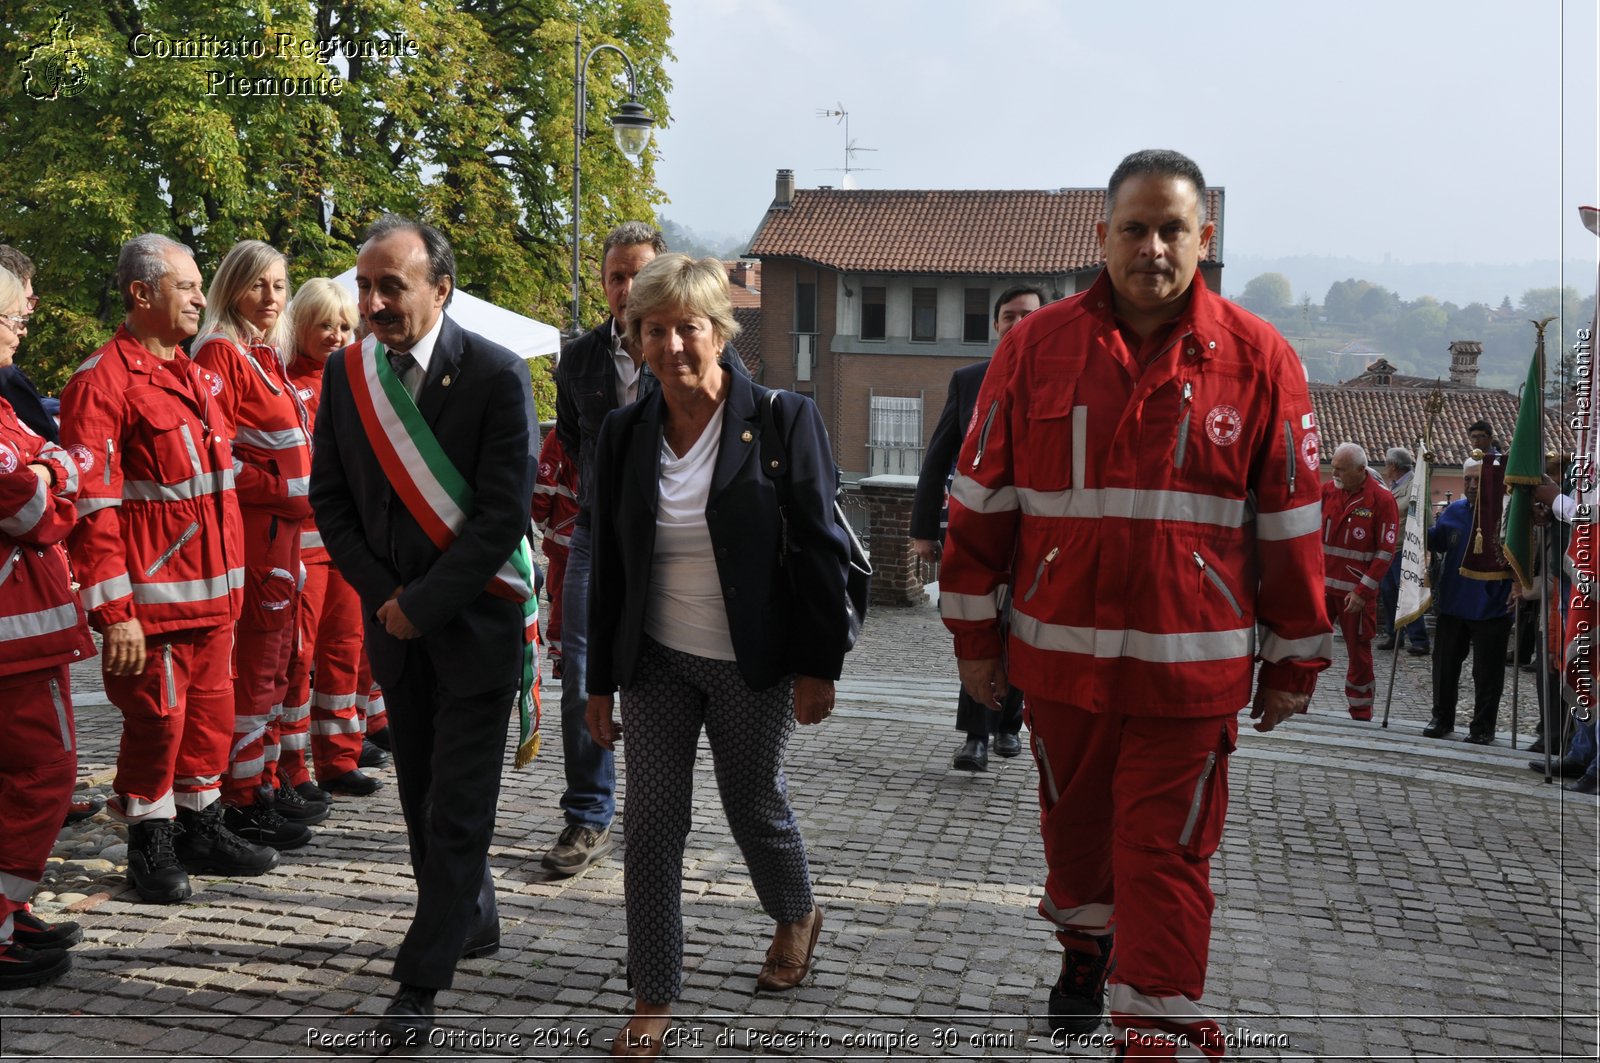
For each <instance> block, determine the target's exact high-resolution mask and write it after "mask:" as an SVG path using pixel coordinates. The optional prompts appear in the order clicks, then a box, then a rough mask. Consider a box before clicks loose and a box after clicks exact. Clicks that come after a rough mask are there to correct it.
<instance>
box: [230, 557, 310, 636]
mask: <svg viewBox="0 0 1600 1063" xmlns="http://www.w3.org/2000/svg"><path fill="white" fill-rule="evenodd" d="M295 582H296V581H295V578H294V576H293V575H292V574H291V573H290V572H289V571H288V570H287V569H281V568H250V569H246V570H245V574H244V615H243V616H241V617H240V618H239V622H240V623H242V624H248V625H249V626H250V628H251V630H253V631H278V630H281V629H282V628H283V627H284V626H285V625H286V624H289V623H290V622H292V621H293V619H294V599H295Z"/></svg>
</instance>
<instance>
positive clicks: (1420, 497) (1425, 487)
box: [1381, 388, 1444, 730]
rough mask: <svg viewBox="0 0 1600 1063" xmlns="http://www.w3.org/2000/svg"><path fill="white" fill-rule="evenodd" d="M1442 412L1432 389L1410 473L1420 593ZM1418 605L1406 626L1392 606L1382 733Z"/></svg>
mask: <svg viewBox="0 0 1600 1063" xmlns="http://www.w3.org/2000/svg"><path fill="white" fill-rule="evenodd" d="M1443 408H1444V393H1443V392H1442V391H1441V390H1440V389H1439V388H1434V390H1433V393H1432V394H1431V395H1429V396H1428V401H1427V403H1426V404H1425V405H1424V406H1423V409H1424V410H1426V411H1427V414H1428V419H1427V421H1426V422H1425V423H1424V424H1423V427H1422V436H1421V437H1420V438H1419V439H1418V440H1417V450H1416V454H1417V458H1418V462H1417V466H1416V467H1418V468H1420V469H1421V470H1422V472H1421V475H1417V474H1415V473H1413V476H1414V477H1415V482H1414V483H1413V485H1412V486H1413V489H1414V493H1415V495H1416V499H1417V500H1416V502H1415V503H1413V504H1414V505H1417V506H1420V507H1422V511H1421V513H1420V515H1419V517H1418V519H1419V521H1420V527H1421V529H1422V538H1421V543H1420V546H1419V550H1418V555H1417V561H1418V565H1419V568H1420V571H1419V573H1418V576H1419V578H1420V580H1421V582H1422V587H1423V590H1424V591H1426V590H1427V589H1428V561H1427V547H1428V525H1429V524H1431V523H1432V518H1433V489H1432V486H1431V484H1430V480H1431V478H1432V475H1433V471H1432V470H1433V453H1432V452H1431V451H1430V450H1429V444H1428V440H1430V439H1432V438H1433V422H1434V419H1435V418H1436V417H1438V416H1439V411H1440V410H1442V409H1443ZM1410 524H1411V515H1410V514H1409V513H1407V514H1406V525H1407V526H1409V525H1410ZM1405 532H1406V529H1405V528H1401V529H1400V535H1401V543H1400V562H1401V570H1400V574H1401V576H1402V579H1401V590H1402V591H1404V584H1405V580H1404V578H1403V577H1404V575H1405V545H1406V541H1407V537H1406V534H1405ZM1419 601H1420V602H1421V603H1422V611H1421V612H1420V613H1418V614H1417V615H1415V616H1408V617H1407V618H1406V620H1407V622H1406V623H1401V616H1400V612H1399V606H1398V603H1396V609H1395V617H1394V624H1393V627H1394V646H1393V647H1392V648H1391V650H1390V654H1389V688H1388V690H1387V691H1385V692H1384V695H1383V723H1382V725H1381V726H1382V727H1383V728H1384V729H1385V730H1387V729H1388V727H1389V710H1390V708H1391V707H1392V706H1393V704H1394V679H1395V670H1396V667H1397V666H1398V665H1399V663H1400V642H1401V640H1402V638H1403V637H1404V635H1405V629H1406V628H1407V627H1409V626H1410V625H1411V622H1415V621H1421V620H1422V619H1423V617H1424V616H1425V615H1426V614H1427V611H1428V604H1429V602H1428V595H1426V594H1424V595H1422V596H1421V598H1420V599H1419Z"/></svg>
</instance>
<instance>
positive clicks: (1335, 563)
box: [1322, 470, 1400, 601]
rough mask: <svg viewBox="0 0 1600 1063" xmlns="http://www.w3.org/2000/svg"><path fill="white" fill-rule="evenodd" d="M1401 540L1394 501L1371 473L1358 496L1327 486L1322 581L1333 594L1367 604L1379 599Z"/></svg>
mask: <svg viewBox="0 0 1600 1063" xmlns="http://www.w3.org/2000/svg"><path fill="white" fill-rule="evenodd" d="M1399 536H1400V517H1399V514H1398V512H1397V511H1396V509H1395V504H1394V496H1393V495H1391V494H1390V493H1389V489H1388V488H1387V487H1385V486H1383V484H1382V483H1381V482H1380V481H1379V480H1378V478H1377V477H1376V476H1374V475H1372V472H1371V471H1370V470H1368V472H1367V478H1366V480H1365V482H1363V483H1362V485H1361V486H1360V487H1359V488H1357V489H1356V490H1354V491H1346V490H1344V489H1343V488H1341V487H1340V486H1339V485H1338V484H1337V483H1335V482H1334V481H1332V480H1329V481H1328V482H1327V483H1325V484H1323V485H1322V555H1323V566H1324V567H1323V572H1322V575H1323V585H1324V586H1325V587H1326V588H1327V593H1328V594H1330V595H1339V596H1343V595H1345V594H1348V593H1349V592H1350V591H1355V592H1356V593H1357V594H1359V595H1361V597H1362V598H1363V599H1365V600H1366V601H1371V600H1372V599H1373V598H1376V597H1377V596H1378V583H1379V581H1381V580H1382V579H1383V574H1384V573H1385V572H1387V571H1389V565H1390V564H1392V563H1393V561H1394V549H1395V543H1396V542H1397V541H1398V540H1399Z"/></svg>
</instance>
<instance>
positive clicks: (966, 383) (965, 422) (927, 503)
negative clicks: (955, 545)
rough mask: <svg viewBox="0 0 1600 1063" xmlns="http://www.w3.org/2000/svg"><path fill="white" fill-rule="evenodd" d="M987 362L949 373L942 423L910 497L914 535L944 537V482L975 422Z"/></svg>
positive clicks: (929, 442)
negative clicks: (974, 417) (914, 493)
mask: <svg viewBox="0 0 1600 1063" xmlns="http://www.w3.org/2000/svg"><path fill="white" fill-rule="evenodd" d="M988 371H989V363H988V362H977V363H974V364H973V365H965V366H962V367H961V368H960V369H957V370H956V371H955V372H954V373H951V374H950V392H949V394H948V395H946V396H945V401H944V410H943V411H942V412H941V413H940V414H939V423H938V424H936V425H934V427H933V436H932V437H931V438H930V439H929V440H928V449H927V451H926V452H924V453H923V455H922V471H921V473H919V474H918V476H917V493H916V495H914V496H913V497H912V501H911V537H912V538H913V539H943V538H944V521H943V520H941V519H940V515H941V514H942V513H943V512H944V492H945V486H946V485H947V484H948V483H949V482H950V473H951V472H952V471H953V470H954V469H955V465H956V458H957V457H958V456H959V455H960V454H961V444H962V443H963V442H965V441H966V438H967V428H968V427H969V426H970V425H971V424H972V411H973V410H974V409H975V408H976V407H977V405H978V392H979V390H981V389H982V387H983V377H984V374H985V373H987V372H988Z"/></svg>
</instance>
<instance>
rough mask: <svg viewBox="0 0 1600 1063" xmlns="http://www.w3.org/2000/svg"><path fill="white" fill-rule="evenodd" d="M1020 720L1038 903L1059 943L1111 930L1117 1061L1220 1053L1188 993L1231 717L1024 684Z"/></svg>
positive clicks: (1201, 984) (1204, 932) (1205, 917)
mask: <svg viewBox="0 0 1600 1063" xmlns="http://www.w3.org/2000/svg"><path fill="white" fill-rule="evenodd" d="M1026 718H1027V722H1028V726H1029V729H1030V730H1031V731H1032V734H1033V753H1034V759H1035V761H1036V762H1037V764H1038V766H1039V807H1040V812H1041V815H1040V821H1041V830H1042V833H1043V836H1044V852H1045V862H1046V864H1047V865H1048V867H1049V877H1048V879H1047V880H1046V882H1045V897H1044V900H1042V901H1041V902H1040V904H1039V912H1040V914H1041V915H1043V916H1044V917H1045V918H1047V919H1049V920H1050V921H1051V922H1053V923H1054V924H1055V925H1056V928H1057V937H1058V938H1060V940H1061V942H1062V944H1063V945H1064V946H1066V947H1067V948H1077V949H1079V950H1080V951H1085V948H1084V943H1085V942H1086V941H1087V940H1088V939H1091V938H1096V937H1103V936H1104V935H1106V934H1107V933H1110V932H1113V931H1114V932H1115V935H1116V936H1115V944H1114V946H1113V951H1112V965H1113V967H1112V974H1111V976H1110V979H1109V997H1110V999H1109V1003H1110V1010H1111V1021H1112V1024H1113V1026H1114V1027H1116V1030H1117V1033H1118V1036H1119V1040H1120V1041H1121V1042H1122V1046H1123V1051H1124V1052H1127V1053H1129V1057H1130V1058H1175V1059H1181V1058H1186V1055H1185V1053H1187V1058H1200V1059H1210V1058H1217V1059H1220V1058H1222V1049H1223V1044H1222V1030H1221V1027H1220V1026H1218V1024H1217V1023H1216V1022H1215V1021H1214V1020H1213V1019H1211V1018H1210V1017H1208V1016H1207V1015H1206V1014H1205V1013H1204V1012H1202V1011H1201V1010H1200V1009H1199V1007H1197V1006H1196V1003H1195V1002H1196V1001H1198V1000H1199V999H1200V996H1201V993H1202V992H1203V991H1204V989H1205V980H1206V958H1207V954H1208V951H1209V948H1210V943H1211V911H1212V907H1213V905H1214V898H1213V896H1212V893H1211V881H1210V880H1211V854H1212V853H1214V852H1215V851H1216V849H1217V845H1218V843H1219V842H1220V841H1221V838H1222V825H1223V821H1224V820H1225V819H1226V817H1227V812H1228V755H1229V754H1230V753H1231V752H1232V751H1233V748H1234V741H1235V739H1236V738H1237V737H1238V720H1237V718H1236V716H1233V715H1229V716H1220V717H1219V716H1209V717H1201V718H1199V719H1186V718H1183V717H1165V716H1163V717H1153V716H1126V715H1123V714H1121V713H1095V712H1088V711H1085V710H1083V709H1079V708H1075V707H1073V706H1071V705H1067V704H1064V703H1061V702H1050V701H1042V700H1040V699H1038V698H1036V697H1034V696H1033V695H1031V694H1030V695H1029V696H1028V699H1027V709H1026ZM1169 1035H1171V1036H1172V1037H1173V1038H1174V1039H1173V1040H1172V1041H1170V1042H1168V1041H1167V1040H1165V1039H1166V1038H1167V1037H1168V1036H1169ZM1163 1045H1164V1046H1165V1047H1162V1046H1163ZM1168 1049H1170V1050H1171V1051H1170V1052H1169V1051H1168Z"/></svg>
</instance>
